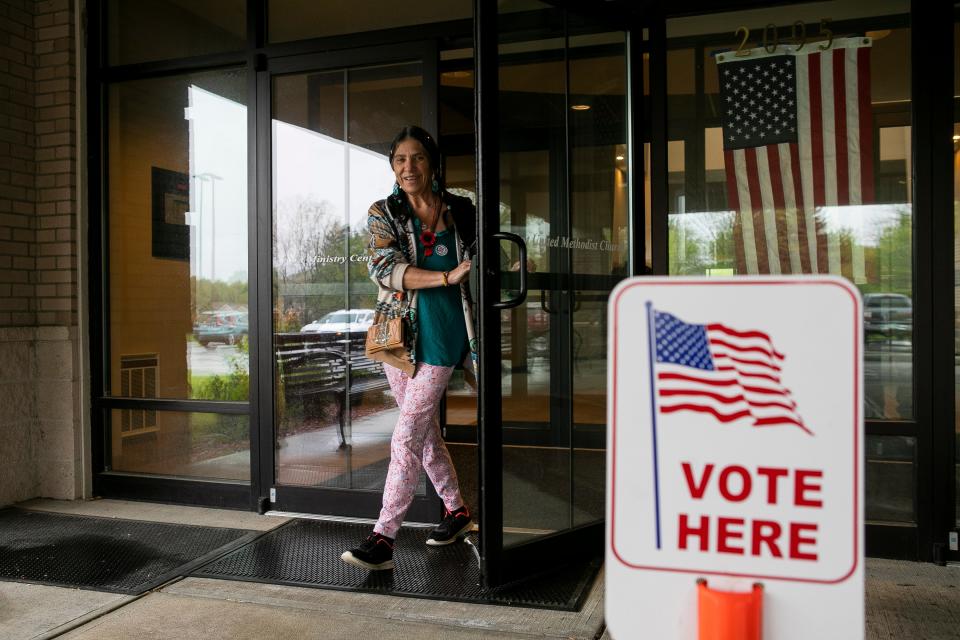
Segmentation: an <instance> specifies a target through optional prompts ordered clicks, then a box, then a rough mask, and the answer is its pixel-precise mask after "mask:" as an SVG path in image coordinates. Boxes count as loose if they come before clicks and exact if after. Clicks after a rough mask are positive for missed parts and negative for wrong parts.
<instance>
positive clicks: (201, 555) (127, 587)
mask: <svg viewBox="0 0 960 640" xmlns="http://www.w3.org/2000/svg"><path fill="white" fill-rule="evenodd" d="M258 535H260V532H258V531H248V530H246V529H222V528H215V527H200V526H193V525H182V524H167V523H161V522H144V521H141V520H122V519H119V518H99V517H91V516H74V515H67V514H60V513H46V512H39V511H26V510H23V509H16V508H9V509H3V510H0V580H13V581H18V582H33V583H39V584H49V585H55V586H65V587H76V588H80V589H92V590H96V591H108V592H111V593H124V594H130V595H137V594H140V593H145V592H146V591H149V590H150V589H153V588H155V587H157V586H159V585H161V584H163V583H165V582H167V581H169V580H171V579H172V578H175V577H177V576H180V575H185V574H186V573H188V572H189V571H191V570H193V569H194V568H196V567H197V566H199V565H201V564H203V563H205V562H209V561H211V560H213V559H215V558H216V557H218V556H219V555H221V554H223V553H225V552H227V551H230V550H233V549H235V548H236V547H238V546H239V545H242V544H246V543H247V542H251V541H252V540H254V539H255V538H256V537H257V536H258Z"/></svg>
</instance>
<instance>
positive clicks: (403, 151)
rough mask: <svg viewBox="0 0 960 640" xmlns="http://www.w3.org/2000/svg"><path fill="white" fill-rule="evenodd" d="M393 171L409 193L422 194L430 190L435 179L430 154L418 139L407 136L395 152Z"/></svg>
mask: <svg viewBox="0 0 960 640" xmlns="http://www.w3.org/2000/svg"><path fill="white" fill-rule="evenodd" d="M393 173H394V175H396V176H397V184H399V185H400V188H401V189H403V190H404V191H405V192H406V193H407V194H408V195H411V196H415V195H421V194H422V193H424V192H426V191H428V190H429V189H430V187H431V182H432V181H433V169H432V168H431V167H430V156H428V155H427V151H426V149H424V148H423V145H422V144H420V143H419V142H418V141H417V140H415V139H413V138H407V139H406V140H403V141H401V142H400V144H398V145H397V148H396V150H394V152H393Z"/></svg>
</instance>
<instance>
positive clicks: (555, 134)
mask: <svg viewBox="0 0 960 640" xmlns="http://www.w3.org/2000/svg"><path fill="white" fill-rule="evenodd" d="M528 8H529V9H531V10H534V11H536V12H537V13H536V14H535V15H536V16H537V18H538V24H540V25H542V29H544V30H546V31H543V32H542V33H543V35H544V36H545V37H544V38H543V39H539V40H534V41H522V40H521V41H518V40H517V39H516V38H515V37H514V36H513V35H512V34H510V32H509V28H510V26H509V25H510V24H511V22H510V18H509V17H504V14H503V10H502V9H501V19H500V38H501V45H500V68H499V76H500V87H499V88H500V100H499V102H500V108H499V117H500V201H501V202H500V229H501V230H503V231H509V232H512V233H516V234H517V235H519V236H521V237H522V238H524V240H525V241H526V244H527V248H528V259H529V260H530V263H531V265H530V266H531V267H532V269H531V271H532V272H533V273H531V274H530V275H529V282H528V286H529V293H528V294H527V300H526V302H525V303H524V304H521V305H520V306H518V307H516V308H514V309H510V310H504V311H502V312H501V314H500V317H501V331H500V333H501V363H502V367H503V369H502V371H503V381H502V383H501V394H502V412H503V430H504V434H503V440H504V447H503V526H504V544H505V545H507V546H509V545H512V544H517V543H520V542H523V541H524V540H528V539H530V538H531V537H536V536H540V535H544V534H547V533H552V532H555V531H560V530H563V529H567V528H569V527H570V525H571V513H572V511H571V508H572V495H571V481H570V480H571V466H570V465H571V452H570V442H569V439H570V431H571V422H572V420H571V416H570V415H569V411H570V409H569V404H570V399H571V393H570V387H569V382H568V381H567V380H566V379H567V372H568V371H569V360H568V358H569V357H570V355H569V351H568V347H566V349H567V351H563V350H564V349H565V347H564V346H563V345H562V344H561V343H563V344H566V343H567V339H568V337H569V332H565V331H563V329H562V328H561V325H562V324H563V321H562V318H561V313H560V311H561V309H562V308H564V306H565V305H566V304H567V298H568V295H567V293H566V292H563V291H560V290H559V289H557V288H556V285H555V284H552V283H551V282H550V275H551V274H558V273H559V272H560V270H561V269H565V265H564V264H563V262H562V260H563V258H564V255H565V254H567V253H568V251H569V250H568V249H566V248H561V247H560V246H559V243H560V236H563V235H567V236H568V237H569V235H570V234H569V233H566V234H565V233H564V229H568V221H569V216H568V212H567V204H566V203H567V187H568V185H567V179H566V170H565V167H564V164H565V153H566V152H565V144H566V128H565V123H566V117H567V114H566V96H565V91H566V68H565V65H564V44H565V43H564V38H563V32H562V31H560V30H558V26H557V25H562V24H563V19H562V10H560V9H557V8H554V7H549V6H547V5H546V4H544V3H541V2H538V3H535V4H534V5H530V6H529V7H528ZM531 15H534V14H531ZM551 25H552V27H551ZM551 28H552V29H554V31H553V32H550V31H549V29H551ZM571 113H573V112H571ZM554 238H556V243H555V242H554V241H553V239H554ZM554 245H556V246H554ZM500 253H501V257H500V263H501V270H502V272H503V275H502V278H501V279H502V281H503V284H502V286H503V287H504V290H502V291H501V293H500V295H501V298H502V299H509V298H510V297H512V296H513V295H515V292H514V290H515V289H516V286H517V284H516V282H517V278H516V274H515V273H513V266H514V264H515V263H516V261H517V259H518V257H519V256H518V255H517V253H516V248H515V246H514V245H513V244H512V243H509V242H501V244H500ZM517 266H518V268H519V265H517ZM566 317H567V318H568V319H569V316H566ZM557 358H559V359H560V360H555V359H557ZM565 360H566V361H567V363H568V364H566V365H563V364H558V362H559V363H562V362H564V361H565Z"/></svg>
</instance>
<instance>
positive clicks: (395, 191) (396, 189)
mask: <svg viewBox="0 0 960 640" xmlns="http://www.w3.org/2000/svg"><path fill="white" fill-rule="evenodd" d="M393 197H394V198H399V197H400V183H399V182H394V183H393Z"/></svg>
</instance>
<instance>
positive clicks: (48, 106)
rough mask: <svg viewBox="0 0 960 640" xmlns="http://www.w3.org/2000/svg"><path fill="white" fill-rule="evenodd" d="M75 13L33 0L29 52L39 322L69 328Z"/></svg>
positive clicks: (73, 259) (73, 309)
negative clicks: (32, 89)
mask: <svg viewBox="0 0 960 640" xmlns="http://www.w3.org/2000/svg"><path fill="white" fill-rule="evenodd" d="M73 21H74V14H73V11H72V10H71V3H70V0H43V1H41V2H36V4H35V14H34V21H33V25H34V29H35V31H36V40H35V41H34V47H33V53H34V58H35V63H36V68H35V72H34V74H35V75H34V83H35V94H34V108H35V110H36V111H35V118H36V119H35V122H34V131H35V140H36V142H35V145H36V146H35V152H34V160H35V163H36V169H37V174H36V183H35V189H36V194H37V200H36V207H37V209H36V216H37V217H36V220H37V225H36V254H35V255H36V265H35V269H36V275H35V286H36V290H35V292H34V295H35V297H36V315H37V324H38V325H60V326H73V325H75V324H76V313H77V302H76V300H77V298H76V285H77V277H76V273H77V250H76V243H75V241H76V240H77V238H76V237H75V235H76V215H77V209H76V192H77V185H76V150H77V146H76V143H77V134H76V123H75V117H74V113H75V108H76V91H75V90H74V87H75V77H74V76H75V73H76V64H75V53H74V51H75V48H74V42H73V41H74V37H73V29H74V25H73Z"/></svg>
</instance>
